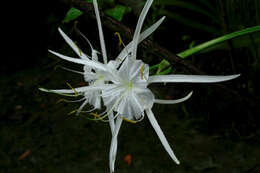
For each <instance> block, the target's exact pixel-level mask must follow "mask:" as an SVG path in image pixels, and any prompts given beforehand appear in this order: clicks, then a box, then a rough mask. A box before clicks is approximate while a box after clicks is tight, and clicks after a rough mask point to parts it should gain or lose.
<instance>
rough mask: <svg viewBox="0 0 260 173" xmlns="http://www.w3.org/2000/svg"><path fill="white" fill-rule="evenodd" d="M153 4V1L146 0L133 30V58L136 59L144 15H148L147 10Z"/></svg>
mask: <svg viewBox="0 0 260 173" xmlns="http://www.w3.org/2000/svg"><path fill="white" fill-rule="evenodd" d="M152 3H153V0H148V1H146V4H145V6H144V8H143V10H142V12H141V14H140V17H139V19H138V22H137V25H136V28H135V33H134V37H133V57H134V58H136V51H137V45H138V41H139V36H140V32H141V29H142V26H143V23H144V19H145V16H146V14H147V13H148V10H149V8H150V7H151V5H152Z"/></svg>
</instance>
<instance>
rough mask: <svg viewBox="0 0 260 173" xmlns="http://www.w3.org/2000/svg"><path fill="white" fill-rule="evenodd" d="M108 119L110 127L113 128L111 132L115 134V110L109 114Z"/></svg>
mask: <svg viewBox="0 0 260 173" xmlns="http://www.w3.org/2000/svg"><path fill="white" fill-rule="evenodd" d="M108 119H109V125H110V129H111V133H112V135H113V131H114V129H115V120H114V113H113V112H111V113H110V114H109V115H108Z"/></svg>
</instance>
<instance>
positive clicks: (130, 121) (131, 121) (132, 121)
mask: <svg viewBox="0 0 260 173" xmlns="http://www.w3.org/2000/svg"><path fill="white" fill-rule="evenodd" d="M121 118H122V119H123V120H125V121H127V122H129V123H133V124H135V123H136V122H137V121H134V120H129V119H127V118H125V117H123V116H121Z"/></svg>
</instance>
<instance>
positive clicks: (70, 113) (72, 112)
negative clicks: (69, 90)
mask: <svg viewBox="0 0 260 173" xmlns="http://www.w3.org/2000/svg"><path fill="white" fill-rule="evenodd" d="M77 111H78V109H75V110H73V111H71V112H69V113H68V115H72V114H74V113H75V112H77Z"/></svg>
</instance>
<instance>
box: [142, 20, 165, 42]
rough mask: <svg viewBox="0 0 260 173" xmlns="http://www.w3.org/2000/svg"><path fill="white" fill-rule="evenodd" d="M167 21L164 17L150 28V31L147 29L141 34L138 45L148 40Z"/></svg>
mask: <svg viewBox="0 0 260 173" xmlns="http://www.w3.org/2000/svg"><path fill="white" fill-rule="evenodd" d="M164 19H165V16H163V17H162V18H161V19H160V20H158V21H157V22H156V23H155V24H153V25H152V26H150V27H149V28H148V29H146V30H145V31H144V32H142V33H141V34H140V37H139V40H138V43H140V42H142V41H143V40H144V39H146V38H147V37H148V36H149V35H151V34H152V33H153V32H154V31H155V30H156V29H157V28H158V27H159V26H160V25H161V23H162V22H163V20H164Z"/></svg>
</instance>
